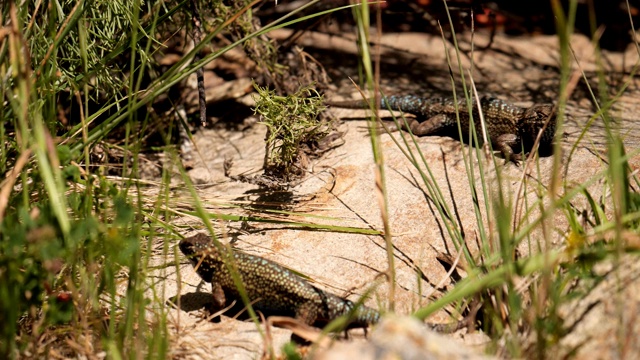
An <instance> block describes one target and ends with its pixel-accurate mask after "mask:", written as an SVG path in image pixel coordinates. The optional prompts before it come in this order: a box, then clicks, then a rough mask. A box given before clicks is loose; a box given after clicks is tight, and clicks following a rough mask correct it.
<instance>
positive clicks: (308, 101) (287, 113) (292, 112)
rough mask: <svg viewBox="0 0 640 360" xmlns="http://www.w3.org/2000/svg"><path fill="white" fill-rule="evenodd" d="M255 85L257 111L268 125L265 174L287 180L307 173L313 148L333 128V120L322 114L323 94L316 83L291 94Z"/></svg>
mask: <svg viewBox="0 0 640 360" xmlns="http://www.w3.org/2000/svg"><path fill="white" fill-rule="evenodd" d="M255 88H256V90H257V91H258V96H256V97H255V98H254V99H255V101H256V107H255V112H256V113H257V114H260V119H261V123H262V124H263V125H265V126H266V127H267V135H266V138H265V147H266V154H265V160H264V170H265V174H266V175H271V176H275V177H277V178H280V179H283V180H285V181H288V180H292V179H294V178H296V177H299V176H301V175H303V174H304V173H305V172H306V170H307V167H308V160H307V156H308V155H307V154H308V153H309V150H310V149H312V148H315V147H317V145H318V144H319V143H320V142H321V141H322V140H323V139H324V138H326V137H327V135H329V133H330V132H331V131H332V125H331V123H330V122H327V121H323V120H321V119H320V117H319V115H320V113H321V112H322V111H323V110H324V109H325V106H324V105H322V102H323V98H322V96H319V94H318V93H317V92H316V91H315V90H314V89H313V88H312V86H306V87H302V88H300V89H299V90H298V91H297V92H295V93H294V94H291V95H288V96H277V95H276V93H275V91H273V90H269V89H267V88H262V87H260V86H255Z"/></svg>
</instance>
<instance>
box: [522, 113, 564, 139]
mask: <svg viewBox="0 0 640 360" xmlns="http://www.w3.org/2000/svg"><path fill="white" fill-rule="evenodd" d="M547 120H548V124H547V127H546V128H545V129H544V132H543V133H542V137H541V138H540V145H541V146H548V145H550V144H551V143H552V142H553V137H554V135H555V133H556V113H555V107H554V106H553V104H535V105H533V106H531V107H529V108H527V109H526V110H525V111H524V115H523V116H522V119H521V123H520V128H521V131H522V134H521V137H522V139H523V140H525V141H526V142H529V141H530V142H531V143H530V144H529V145H530V146H531V145H533V142H534V141H535V139H536V137H537V136H538V133H539V132H540V130H542V128H543V127H544V125H545V123H547Z"/></svg>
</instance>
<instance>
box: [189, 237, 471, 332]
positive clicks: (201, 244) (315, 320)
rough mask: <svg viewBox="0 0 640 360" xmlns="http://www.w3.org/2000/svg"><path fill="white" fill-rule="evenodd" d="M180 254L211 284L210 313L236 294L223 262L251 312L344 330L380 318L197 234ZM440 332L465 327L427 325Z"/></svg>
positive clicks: (274, 265)
mask: <svg viewBox="0 0 640 360" xmlns="http://www.w3.org/2000/svg"><path fill="white" fill-rule="evenodd" d="M179 248H180V251H182V253H183V254H184V255H185V256H186V257H187V258H188V259H189V260H190V261H191V263H192V265H193V266H194V267H195V268H196V272H197V273H198V275H199V276H200V277H201V278H202V280H204V281H206V282H209V283H211V291H212V294H213V302H214V304H213V308H212V310H213V311H217V310H221V309H223V308H224V307H225V305H226V304H227V303H228V302H230V301H231V300H239V299H240V293H239V292H238V290H237V288H236V285H235V283H234V281H233V278H232V277H231V273H230V272H229V268H228V266H227V264H225V261H228V259H231V258H233V262H234V264H233V265H232V266H233V267H235V269H236V270H237V272H238V274H239V275H240V278H241V279H242V284H243V285H244V289H245V291H246V293H247V296H248V297H249V300H250V301H251V303H252V306H253V308H254V309H256V310H260V311H263V312H267V313H269V314H270V315H281V316H292V317H294V318H296V319H297V320H300V321H301V322H303V323H305V324H306V325H317V324H321V325H325V324H327V323H329V322H330V321H332V320H334V319H336V318H338V317H340V316H344V315H348V316H349V320H350V323H349V325H348V327H349V328H357V327H360V328H366V327H369V326H371V325H373V324H375V323H377V322H378V321H379V320H380V312H379V311H377V310H375V309H373V308H370V307H367V306H364V305H356V304H355V303H354V302H352V301H350V300H348V299H344V298H342V297H340V296H338V295H335V294H332V293H330V292H327V291H324V290H322V289H319V288H317V287H315V286H313V285H312V284H310V283H309V281H307V280H306V279H304V278H303V277H301V276H300V275H297V274H295V273H294V272H293V271H291V270H289V269H287V268H285V267H283V266H281V265H279V264H277V263H275V262H273V261H270V260H267V259H265V258H262V257H259V256H256V255H251V254H247V253H245V252H242V251H239V250H233V251H231V252H232V254H230V253H229V250H228V249H227V248H226V247H224V246H221V247H219V248H218V247H216V246H215V245H214V244H213V243H212V241H211V238H210V237H209V236H208V235H206V234H204V233H198V234H196V235H194V236H191V237H188V238H185V239H183V240H181V241H180V243H179ZM427 326H428V327H429V328H431V329H432V330H435V331H440V332H454V331H457V330H459V329H462V328H464V327H465V326H467V323H466V322H465V321H459V322H457V323H453V324H429V323H428V324H427Z"/></svg>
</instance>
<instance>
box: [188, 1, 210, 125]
mask: <svg viewBox="0 0 640 360" xmlns="http://www.w3.org/2000/svg"><path fill="white" fill-rule="evenodd" d="M190 5H191V19H192V20H193V42H194V43H195V44H199V43H200V41H202V21H201V20H200V12H198V6H197V5H196V0H192V1H191V3H190ZM198 61H200V51H198V52H196V53H195V55H194V56H193V61H192V64H193V63H197V62H198ZM196 78H197V79H198V103H199V105H200V125H201V126H205V125H206V124H207V97H206V94H205V92H204V69H203V66H200V67H199V68H198V69H197V70H196Z"/></svg>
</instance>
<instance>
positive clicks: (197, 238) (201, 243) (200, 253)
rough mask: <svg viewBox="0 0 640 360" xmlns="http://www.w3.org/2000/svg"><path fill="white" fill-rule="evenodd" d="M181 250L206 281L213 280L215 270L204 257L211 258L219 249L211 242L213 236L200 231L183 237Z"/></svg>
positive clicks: (180, 245)
mask: <svg viewBox="0 0 640 360" xmlns="http://www.w3.org/2000/svg"><path fill="white" fill-rule="evenodd" d="M178 246H179V247H180V251H182V253H183V254H184V255H185V256H186V257H187V258H188V259H189V260H190V261H191V264H192V265H193V266H194V267H196V272H197V273H198V275H200V277H202V279H203V280H204V281H208V282H211V278H212V277H213V272H214V270H213V269H212V267H211V264H209V263H208V262H207V261H203V259H206V258H210V257H211V256H214V257H215V255H216V254H217V249H216V248H215V246H214V245H213V243H212V242H211V238H210V237H209V236H208V235H206V234H203V233H198V234H196V235H194V236H191V237H188V238H185V239H182V240H181V241H180V244H179V245H178Z"/></svg>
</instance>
